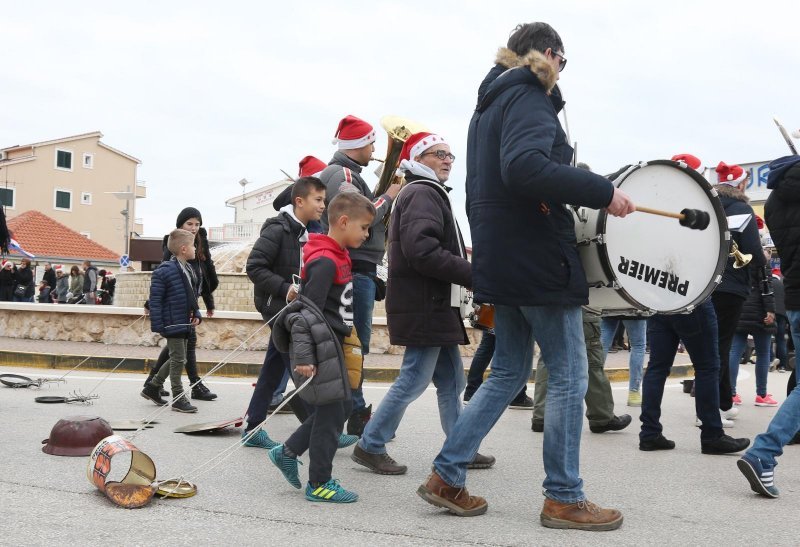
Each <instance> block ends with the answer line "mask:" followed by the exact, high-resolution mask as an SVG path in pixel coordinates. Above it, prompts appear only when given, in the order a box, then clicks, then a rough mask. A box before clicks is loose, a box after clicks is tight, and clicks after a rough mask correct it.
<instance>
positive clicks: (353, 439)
mask: <svg viewBox="0 0 800 547" xmlns="http://www.w3.org/2000/svg"><path fill="white" fill-rule="evenodd" d="M357 442H358V436H357V435H346V434H344V433H342V434H340V435H339V445H338V447H339V448H347V447H348V446H353V445H354V444H356V443H357Z"/></svg>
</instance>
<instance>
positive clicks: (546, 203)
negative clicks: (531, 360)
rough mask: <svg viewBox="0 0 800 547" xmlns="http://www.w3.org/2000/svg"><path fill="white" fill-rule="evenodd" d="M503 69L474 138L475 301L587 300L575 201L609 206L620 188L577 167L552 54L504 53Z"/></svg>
mask: <svg viewBox="0 0 800 547" xmlns="http://www.w3.org/2000/svg"><path fill="white" fill-rule="evenodd" d="M497 63H498V64H497V65H496V66H495V67H494V68H492V70H490V71H489V74H488V75H487V76H486V78H485V79H484V81H483V83H482V84H481V86H480V89H479V95H478V105H477V108H476V109H475V113H474V114H473V116H472V120H471V121H470V125H469V136H468V141H467V181H466V186H467V214H468V216H469V223H470V228H471V232H472V245H473V247H472V278H473V289H474V293H475V300H476V301H477V302H489V303H494V304H506V305H511V306H542V305H582V304H587V303H588V301H589V300H588V298H589V289H588V286H587V284H586V275H585V273H584V271H583V266H582V265H581V261H580V258H579V256H578V250H577V248H576V244H577V243H576V239H575V223H574V220H573V215H572V213H571V212H570V210H569V209H568V208H567V206H566V204H567V203H569V204H572V205H583V206H586V207H591V208H593V209H600V208H603V207H606V206H607V205H608V204H609V203H610V202H611V198H612V197H613V194H614V186H613V185H612V184H611V183H610V182H609V181H608V180H606V179H605V178H603V177H601V176H600V175H596V174H594V173H591V172H589V171H585V170H583V169H578V168H574V167H570V165H569V164H570V163H571V161H572V154H573V150H572V147H571V146H570V145H569V143H568V142H567V140H566V135H565V133H564V130H563V129H562V128H561V124H560V122H559V120H558V112H559V111H560V110H561V108H562V107H563V105H564V103H563V101H562V100H561V97H560V94H559V93H558V91H557V88H556V89H553V88H554V86H555V82H556V77H557V73H556V72H555V69H554V68H553V67H552V65H550V63H549V62H548V61H547V60H546V59H545V57H544V56H543V55H542V54H540V53H538V52H532V53H530V54H528V55H526V56H525V57H524V58H519V57H517V56H516V55H515V54H514V53H513V52H511V51H510V50H507V49H505V48H503V49H501V50H500V53H499V54H498V59H497ZM511 67H516V68H511ZM507 68H510V70H506V69H507ZM551 89H552V90H553V93H552V94H550V91H551Z"/></svg>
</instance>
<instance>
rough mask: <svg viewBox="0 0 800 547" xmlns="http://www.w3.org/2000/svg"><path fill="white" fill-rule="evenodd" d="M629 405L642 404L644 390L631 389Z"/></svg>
mask: <svg viewBox="0 0 800 547" xmlns="http://www.w3.org/2000/svg"><path fill="white" fill-rule="evenodd" d="M628 406H642V392H641V391H629V392H628Z"/></svg>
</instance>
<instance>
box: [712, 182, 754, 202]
mask: <svg viewBox="0 0 800 547" xmlns="http://www.w3.org/2000/svg"><path fill="white" fill-rule="evenodd" d="M714 189H715V190H716V191H717V193H718V194H719V195H720V196H725V197H726V198H732V199H736V200H739V201H743V202H745V203H749V202H750V198H749V197H747V196H746V195H745V193H744V192H742V191H741V190H739V189H738V188H737V187H735V186H731V185H730V184H715V185H714Z"/></svg>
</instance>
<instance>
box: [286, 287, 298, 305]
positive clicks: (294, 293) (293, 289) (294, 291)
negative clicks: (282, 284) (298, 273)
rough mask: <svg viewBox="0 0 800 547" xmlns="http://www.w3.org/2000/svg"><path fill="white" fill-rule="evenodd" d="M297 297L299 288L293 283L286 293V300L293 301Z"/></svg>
mask: <svg viewBox="0 0 800 547" xmlns="http://www.w3.org/2000/svg"><path fill="white" fill-rule="evenodd" d="M295 298H297V288H296V287H295V286H294V285H292V286H291V287H289V292H288V293H286V302H291V301H292V300H294V299H295Z"/></svg>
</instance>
